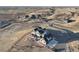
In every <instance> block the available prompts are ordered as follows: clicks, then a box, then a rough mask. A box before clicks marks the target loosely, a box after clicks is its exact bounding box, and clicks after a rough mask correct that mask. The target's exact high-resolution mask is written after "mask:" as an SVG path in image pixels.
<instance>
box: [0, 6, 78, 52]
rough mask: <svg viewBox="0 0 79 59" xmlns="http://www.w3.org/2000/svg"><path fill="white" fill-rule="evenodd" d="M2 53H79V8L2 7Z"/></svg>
mask: <svg viewBox="0 0 79 59" xmlns="http://www.w3.org/2000/svg"><path fill="white" fill-rule="evenodd" d="M0 52H79V8H75V7H73V8H70V7H20V6H19V7H17V6H16V7H0Z"/></svg>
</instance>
